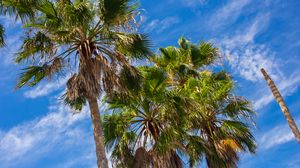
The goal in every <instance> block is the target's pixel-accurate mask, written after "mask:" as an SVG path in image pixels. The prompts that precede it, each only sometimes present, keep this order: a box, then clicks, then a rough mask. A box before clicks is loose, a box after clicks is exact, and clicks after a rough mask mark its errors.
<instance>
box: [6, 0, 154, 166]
mask: <svg viewBox="0 0 300 168" xmlns="http://www.w3.org/2000/svg"><path fill="white" fill-rule="evenodd" d="M1 7H2V13H3V14H12V13H13V14H15V15H17V17H20V19H21V20H22V21H23V28H24V29H23V30H24V33H25V36H24V40H23V45H22V47H21V49H20V52H19V53H18V55H17V57H16V62H17V63H26V65H28V66H27V68H25V69H24V72H22V74H21V76H20V80H19V82H18V84H17V88H20V87H23V86H24V85H28V86H35V85H36V84H38V83H39V82H40V81H41V80H42V79H44V78H45V77H48V78H52V77H53V76H54V75H55V74H57V73H59V72H67V73H71V74H72V76H71V78H70V79H69V80H68V82H67V92H66V94H65V102H66V103H67V104H68V105H70V106H71V107H72V108H74V109H76V110H81V109H82V107H83V105H84V104H85V103H86V102H88V104H89V107H90V112H91V119H92V123H93V128H94V140H95V144H96V155H97V163H98V167H99V168H100V167H101V168H107V167H108V162H107V158H106V154H105V148H104V142H103V132H102V124H101V118H100V113H99V107H98V102H97V99H98V98H99V96H100V93H102V92H105V93H106V94H107V95H108V96H109V95H110V94H111V93H112V92H113V91H114V90H118V91H122V90H123V85H122V81H121V80H120V78H119V72H120V71H121V69H123V68H126V69H128V70H130V71H134V70H133V69H134V68H133V67H132V66H131V65H130V64H129V63H130V62H129V60H130V59H135V58H136V59H142V58H145V57H147V56H148V55H149V50H148V46H149V41H148V40H147V37H146V36H145V35H142V34H136V33H134V30H135V27H136V20H135V19H134V18H135V16H136V15H138V14H139V12H138V11H137V10H136V9H137V4H136V3H134V2H131V1H130V0H96V1H92V0H86V1H81V0H75V1H71V0H61V1H51V0H2V1H1ZM1 37H2V36H1Z"/></svg>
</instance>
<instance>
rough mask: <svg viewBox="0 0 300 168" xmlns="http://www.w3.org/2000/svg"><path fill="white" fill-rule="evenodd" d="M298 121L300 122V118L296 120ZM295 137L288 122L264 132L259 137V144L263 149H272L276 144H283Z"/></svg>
mask: <svg viewBox="0 0 300 168" xmlns="http://www.w3.org/2000/svg"><path fill="white" fill-rule="evenodd" d="M295 122H296V123H298V125H299V123H300V119H297V120H296V121H295ZM293 140H295V141H296V139H295V137H294V135H293V133H292V131H291V129H290V128H289V126H288V124H287V123H285V124H282V125H279V126H276V127H275V128H273V129H271V130H270V131H268V132H266V133H264V134H263V135H262V137H261V138H260V139H259V146H260V147H261V148H262V149H263V150H266V149H270V148H272V147H274V146H277V145H281V144H284V143H287V142H290V141H293Z"/></svg>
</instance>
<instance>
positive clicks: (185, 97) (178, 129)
mask: <svg viewBox="0 0 300 168" xmlns="http://www.w3.org/2000/svg"><path fill="white" fill-rule="evenodd" d="M160 51H161V54H159V55H157V56H155V57H152V60H153V62H154V63H155V65H154V67H140V68H139V70H140V74H141V75H140V76H138V77H133V76H130V75H128V73H127V75H124V77H125V78H129V79H131V80H130V81H137V82H132V83H138V84H139V85H132V84H130V83H128V84H129V85H128V86H130V88H129V89H128V90H130V91H131V92H127V93H126V94H125V95H124V92H123V93H115V94H114V96H112V98H108V99H107V102H108V103H109V107H110V108H109V110H113V112H112V115H107V116H106V117H105V119H104V135H105V139H106V141H105V142H106V145H107V146H108V148H109V149H112V150H113V157H114V158H116V159H115V161H116V164H117V165H118V164H121V165H122V163H131V164H134V163H139V162H137V161H135V160H137V158H139V160H140V159H141V158H142V160H143V161H144V162H142V163H139V164H141V165H143V166H140V167H145V166H146V167H147V166H149V165H152V166H153V167H160V166H162V165H163V166H162V167H181V166H182V164H183V161H182V160H181V159H180V158H182V157H187V158H188V160H189V163H190V166H191V167H193V166H195V164H196V163H200V161H201V160H202V159H203V158H205V159H206V162H207V165H208V166H209V167H211V168H214V167H236V164H237V161H238V152H240V151H250V152H254V151H255V147H256V146H255V143H254V137H253V135H252V133H251V131H250V128H249V124H251V122H252V116H253V115H254V112H253V111H252V109H251V106H250V103H249V101H247V100H246V99H244V98H243V97H239V96H235V95H234V94H233V92H232V90H233V89H234V83H233V81H232V79H231V78H230V76H229V75H228V74H227V73H226V72H224V71H221V72H217V73H214V72H212V71H211V70H209V69H210V68H211V67H209V65H211V64H212V63H214V62H215V61H216V60H217V59H218V58H219V54H218V50H217V48H215V47H213V45H212V44H210V43H206V42H202V43H200V44H199V45H193V44H191V43H190V42H189V41H187V40H186V39H184V38H181V39H179V48H176V47H173V46H170V47H166V48H162V49H160ZM125 81H126V80H125ZM133 86H134V87H133ZM125 160H126V161H125ZM128 160H129V161H128ZM130 160H131V161H130ZM122 166H123V167H125V166H128V167H131V166H132V165H131V166H130V165H128V164H127V165H122Z"/></svg>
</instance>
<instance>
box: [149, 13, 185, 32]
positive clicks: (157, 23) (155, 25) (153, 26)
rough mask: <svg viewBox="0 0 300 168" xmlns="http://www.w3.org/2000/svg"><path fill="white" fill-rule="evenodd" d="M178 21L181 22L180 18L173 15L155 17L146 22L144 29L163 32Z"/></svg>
mask: <svg viewBox="0 0 300 168" xmlns="http://www.w3.org/2000/svg"><path fill="white" fill-rule="evenodd" d="M177 23H179V18H178V17H173V16H172V17H166V18H164V19H162V20H159V19H155V20H152V21H150V22H149V23H148V24H146V26H145V29H144V31H145V32H147V33H148V32H152V31H155V32H156V33H161V32H163V31H164V30H166V29H168V28H170V27H171V26H173V25H175V24H177Z"/></svg>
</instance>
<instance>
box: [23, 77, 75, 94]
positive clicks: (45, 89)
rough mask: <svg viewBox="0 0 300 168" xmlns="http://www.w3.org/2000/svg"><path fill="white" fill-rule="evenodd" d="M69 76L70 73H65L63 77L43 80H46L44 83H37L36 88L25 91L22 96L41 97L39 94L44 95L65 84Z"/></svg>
mask: <svg viewBox="0 0 300 168" xmlns="http://www.w3.org/2000/svg"><path fill="white" fill-rule="evenodd" d="M69 78H70V75H66V76H65V77H63V78H60V79H58V80H53V81H51V82H49V81H45V82H47V83H46V84H44V85H43V84H39V85H38V86H37V87H36V88H34V89H32V90H29V91H26V92H25V93H24V96H25V97H27V98H32V99H34V98H37V97H41V96H46V95H48V94H50V93H52V92H54V91H56V90H58V89H61V88H62V87H63V86H65V84H66V82H67V81H68V79H69Z"/></svg>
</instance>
